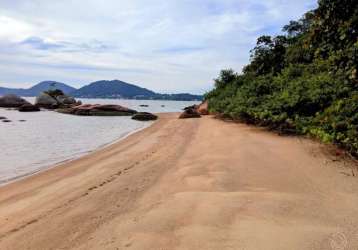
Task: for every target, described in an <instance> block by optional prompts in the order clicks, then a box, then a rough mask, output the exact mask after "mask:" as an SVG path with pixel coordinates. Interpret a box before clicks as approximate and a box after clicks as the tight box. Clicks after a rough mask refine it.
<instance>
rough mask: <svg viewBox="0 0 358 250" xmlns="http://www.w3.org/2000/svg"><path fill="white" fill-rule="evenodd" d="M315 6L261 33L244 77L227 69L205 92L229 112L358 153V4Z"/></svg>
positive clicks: (346, 0) (323, 0)
mask: <svg viewBox="0 0 358 250" xmlns="http://www.w3.org/2000/svg"><path fill="white" fill-rule="evenodd" d="M318 3H319V6H318V8H317V9H315V10H313V11H310V12H308V13H306V14H305V15H304V16H303V17H302V18H301V19H300V20H298V21H291V22H290V23H289V24H288V25H286V26H285V27H284V28H283V31H284V32H285V34H284V35H280V36H276V37H270V36H262V37H260V38H258V40H257V45H256V47H255V48H254V49H253V50H252V51H251V62H250V64H249V65H247V66H246V67H245V68H244V70H243V73H242V74H237V73H235V72H234V71H232V70H223V71H222V72H221V74H220V76H219V77H218V78H217V79H216V80H215V88H214V90H212V91H211V92H209V93H207V94H206V96H205V98H206V99H207V100H208V101H209V108H210V110H211V111H212V112H217V113H220V114H222V115H223V116H225V117H229V118H232V119H235V120H241V121H245V122H248V123H253V124H257V125H262V126H267V127H269V128H271V129H275V130H279V131H282V132H289V133H296V134H308V135H311V136H314V137H317V138H319V139H321V140H322V141H324V142H332V143H336V144H338V145H340V146H342V147H344V148H346V149H347V150H348V151H349V152H351V153H352V154H353V155H356V156H357V155H358V73H357V71H358V1H356V0H320V1H319V2H318Z"/></svg>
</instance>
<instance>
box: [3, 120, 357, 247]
mask: <svg viewBox="0 0 358 250" xmlns="http://www.w3.org/2000/svg"><path fill="white" fill-rule="evenodd" d="M177 116H178V114H163V115H161V116H160V119H159V121H157V122H156V123H154V125H152V126H151V127H149V128H146V129H144V130H142V131H140V132H137V133H135V134H133V135H131V136H129V137H127V138H126V139H124V140H122V141H120V142H118V143H116V144H113V145H111V146H109V147H106V148H104V149H101V150H99V151H97V152H94V153H92V154H90V155H87V156H85V157H82V158H80V159H77V160H75V161H72V162H68V163H64V164H62V165H60V166H57V167H55V168H52V169H50V170H48V171H45V172H42V173H40V174H37V175H34V176H31V177H28V178H26V179H23V180H19V181H17V182H14V183H11V184H8V185H6V186H3V187H0V249H1V250H17V249H21V250H23V249H36V250H41V249H83V250H87V249H113V250H114V249H135V250H143V249H153V250H170V249H178V250H179V249H180V250H197V249H205V250H209V249H218V250H224V249H235V250H236V249H245V250H248V249H255V250H259V249H265V250H271V249H272V250H280V249H282V250H286V249H297V250H301V249H325V250H327V249H328V250H329V249H333V250H337V249H339V250H341V249H358V177H357V176H358V171H357V166H356V165H355V164H354V163H353V162H350V161H348V160H343V159H340V158H337V157H336V156H334V155H331V154H330V153H329V152H328V150H327V149H326V147H325V146H322V145H320V144H318V143H316V142H313V141H311V140H308V139H303V138H299V137H284V136H279V135H276V134H274V133H270V132H267V131H264V130H262V129H258V128H254V127H249V126H247V125H244V124H236V123H230V122H224V121H221V120H217V119H214V118H213V117H210V116H208V117H203V118H201V119H188V120H179V119H177ZM94 139H95V138H94Z"/></svg>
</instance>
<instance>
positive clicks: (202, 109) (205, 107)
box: [196, 101, 209, 115]
mask: <svg viewBox="0 0 358 250" xmlns="http://www.w3.org/2000/svg"><path fill="white" fill-rule="evenodd" d="M196 111H198V113H199V114H200V115H208V114H209V103H208V101H204V102H202V103H201V104H200V105H199V106H197V108H196Z"/></svg>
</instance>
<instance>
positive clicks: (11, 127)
mask: <svg viewBox="0 0 358 250" xmlns="http://www.w3.org/2000/svg"><path fill="white" fill-rule="evenodd" d="M27 99H28V100H29V101H30V102H32V103H33V102H34V98H27ZM82 102H83V103H91V104H95V103H98V104H119V105H123V106H126V107H129V108H132V109H135V110H138V111H147V112H152V113H163V112H180V111H181V110H182V109H183V108H184V107H186V106H189V105H192V104H195V103H197V102H180V101H139V100H117V99H82ZM142 104H145V105H148V107H140V105H142ZM0 116H5V117H7V118H8V119H10V120H12V122H11V123H4V122H0V185H1V184H5V183H7V182H10V181H12V180H14V179H17V178H20V177H24V176H27V175H31V174H33V173H36V172H38V171H41V170H44V169H46V168H48V167H51V166H53V165H54V164H56V163H59V162H62V161H65V160H70V159H74V158H77V157H79V156H82V155H84V154H87V153H89V152H91V151H93V150H96V149H98V148H100V147H102V146H104V145H107V144H110V143H113V142H115V141H118V140H120V139H122V138H124V137H126V136H127V135H129V134H131V133H133V132H135V131H137V130H140V129H143V128H145V127H147V126H149V125H151V124H152V122H139V121H134V120H131V118H130V117H82V116H72V115H64V114H59V113H56V112H53V111H41V112H34V113H21V112H18V111H14V110H7V109H1V108H0ZM20 120H25V121H20Z"/></svg>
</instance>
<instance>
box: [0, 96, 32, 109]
mask: <svg viewBox="0 0 358 250" xmlns="http://www.w3.org/2000/svg"><path fill="white" fill-rule="evenodd" d="M28 103H29V102H28V101H26V100H25V99H23V98H21V97H19V96H17V95H4V96H2V97H0V107H3V108H18V107H20V106H22V105H24V104H28Z"/></svg>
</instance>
